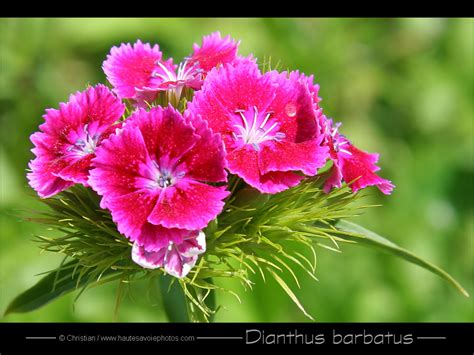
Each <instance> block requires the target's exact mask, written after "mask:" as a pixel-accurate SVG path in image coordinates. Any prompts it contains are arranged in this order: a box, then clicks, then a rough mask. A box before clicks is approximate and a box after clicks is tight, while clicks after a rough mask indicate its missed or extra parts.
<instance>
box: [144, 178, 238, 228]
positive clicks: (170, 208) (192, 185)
mask: <svg viewBox="0 0 474 355" xmlns="http://www.w3.org/2000/svg"><path fill="white" fill-rule="evenodd" d="M228 195H229V192H228V191H226V190H225V187H224V186H223V187H215V186H210V185H205V184H202V183H200V182H197V181H193V180H188V179H183V180H181V181H180V182H179V183H178V184H176V185H175V186H172V187H169V188H166V189H164V190H163V191H162V192H161V195H160V199H159V201H158V203H157V204H156V207H155V209H154V210H153V212H152V213H151V215H150V217H148V222H150V223H152V224H156V225H162V226H164V227H166V228H179V229H190V230H193V229H194V230H196V229H203V228H205V227H206V226H207V224H208V223H209V222H210V221H211V220H213V219H214V218H216V217H217V215H218V214H219V213H220V212H221V211H222V208H223V207H224V202H223V201H222V200H223V199H224V198H226V197H227V196H228Z"/></svg>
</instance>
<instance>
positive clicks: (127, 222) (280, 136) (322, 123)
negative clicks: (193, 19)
mask: <svg viewBox="0 0 474 355" xmlns="http://www.w3.org/2000/svg"><path fill="white" fill-rule="evenodd" d="M238 45H239V43H238V42H236V41H234V40H233V39H232V38H230V37H229V36H227V37H225V38H222V37H221V35H220V34H219V33H213V34H211V35H209V36H205V37H204V38H203V41H202V45H201V46H199V45H197V44H195V45H194V47H193V52H192V54H191V55H190V56H189V57H187V58H185V59H184V60H183V61H182V62H181V63H180V64H179V65H176V64H174V63H173V60H172V59H171V58H169V59H164V58H163V54H162V52H161V51H160V49H159V47H158V45H154V46H151V45H150V44H148V43H145V44H144V43H142V42H140V41H137V42H136V43H135V44H133V45H131V44H122V45H121V46H120V47H113V48H112V49H111V51H110V54H109V55H108V56H107V59H106V60H105V61H104V64H103V69H104V72H105V74H106V76H107V79H108V81H109V82H110V84H111V85H112V86H113V89H112V90H110V89H109V88H108V87H106V86H104V85H101V84H99V85H97V86H94V87H89V88H88V89H86V90H85V91H83V92H78V93H76V94H74V95H71V97H70V99H69V101H68V102H67V103H61V104H60V105H59V109H49V110H47V111H46V114H45V115H44V120H45V121H44V123H43V124H42V125H40V127H39V128H40V132H36V133H34V134H33V135H32V136H31V140H32V142H33V143H34V145H35V148H34V149H33V150H32V151H33V153H34V154H35V155H36V158H35V159H34V160H32V161H31V162H30V165H29V167H30V169H31V172H29V173H28V179H29V182H30V185H31V187H32V188H33V189H35V190H36V191H37V192H38V195H39V196H40V197H42V198H47V197H51V196H53V195H55V194H57V193H59V192H61V191H63V190H65V189H67V188H69V187H70V186H72V185H73V184H82V185H84V186H86V187H91V188H92V189H94V190H95V191H96V192H97V193H98V194H99V195H100V196H101V207H102V208H104V209H108V210H109V211H110V213H111V215H112V218H113V220H114V222H115V223H116V224H117V228H118V230H119V232H120V233H122V234H123V235H124V236H126V237H127V238H128V239H129V240H130V241H131V242H133V248H132V258H133V260H134V261H135V262H136V263H137V264H139V265H141V266H142V267H144V268H152V269H153V268H159V267H163V268H164V269H165V271H166V272H167V273H169V274H171V275H174V276H177V277H184V276H185V275H186V274H187V273H188V272H189V270H191V268H192V267H193V266H194V264H195V263H196V261H197V259H198V256H199V254H201V253H203V252H204V251H205V249H206V241H205V235H204V233H203V232H202V230H203V229H204V228H206V226H207V225H208V224H209V222H210V221H212V220H214V219H215V218H216V217H217V216H218V215H219V213H220V212H221V211H222V209H223V207H224V203H225V199H226V198H227V197H228V196H229V194H230V192H229V191H228V189H227V177H228V173H230V174H234V175H236V176H237V177H239V178H241V179H242V180H243V181H244V182H245V183H247V184H248V185H250V186H252V187H253V188H255V189H257V190H258V191H260V192H261V193H267V194H275V193H278V192H281V191H283V190H286V189H288V188H291V187H293V186H295V185H297V184H298V183H300V182H301V181H302V180H303V179H304V178H305V177H307V176H315V175H317V174H318V169H320V168H322V167H323V166H325V165H326V163H327V161H328V160H331V161H332V167H331V170H330V176H329V178H328V179H327V180H326V183H325V186H324V189H325V191H326V192H328V191H330V190H331V189H332V188H333V187H341V184H342V181H345V182H346V183H350V184H351V185H350V186H351V188H352V190H353V191H354V192H356V191H358V190H360V189H362V188H365V187H367V186H377V187H378V188H379V189H380V190H381V191H382V192H383V193H385V194H389V193H390V192H391V191H392V189H393V187H394V186H393V185H392V183H391V182H390V181H388V180H385V179H382V178H381V177H379V176H378V175H376V173H375V172H376V171H377V170H379V168H378V167H377V166H376V165H375V163H376V162H377V160H378V154H369V153H366V152H364V151H362V150H360V149H358V148H356V147H355V146H354V145H352V143H351V142H350V141H349V140H348V139H347V138H345V137H344V136H343V135H341V134H340V132H339V126H340V124H339V123H338V124H333V122H332V120H330V119H328V118H326V117H325V115H324V114H323V111H322V109H321V107H320V106H319V102H320V98H319V96H318V92H319V86H318V85H315V84H314V83H313V77H312V76H305V75H304V74H301V73H299V72H297V71H294V72H289V73H288V72H277V71H269V72H266V73H262V72H261V71H260V70H259V68H258V65H257V61H256V60H255V59H254V58H253V57H251V56H250V57H242V56H240V55H238ZM185 92H188V93H189V92H191V93H193V98H192V100H191V101H190V102H188V103H187V106H186V107H185V109H184V112H180V111H179V110H178V109H177V108H175V107H173V106H172V105H171V104H170V105H168V106H167V107H161V106H159V105H157V104H155V101H156V100H157V98H158V97H160V95H166V97H167V98H168V100H169V102H171V103H173V102H174V103H175V104H176V103H179V102H180V99H182V98H183V97H184V96H185V94H184V93H185ZM126 103H129V106H130V107H132V109H133V112H132V113H131V114H130V115H129V117H124V113H125V109H126ZM175 106H177V105H175Z"/></svg>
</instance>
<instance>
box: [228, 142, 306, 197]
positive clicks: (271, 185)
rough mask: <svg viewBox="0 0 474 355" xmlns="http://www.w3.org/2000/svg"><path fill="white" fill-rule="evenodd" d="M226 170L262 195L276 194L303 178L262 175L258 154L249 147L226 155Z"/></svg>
mask: <svg viewBox="0 0 474 355" xmlns="http://www.w3.org/2000/svg"><path fill="white" fill-rule="evenodd" d="M227 159H228V168H229V171H230V172H231V173H233V174H237V175H239V176H240V177H241V178H242V179H244V181H245V182H246V183H247V184H249V185H250V186H252V187H254V188H256V189H257V190H259V191H260V192H263V193H271V194H274V193H277V192H281V191H283V190H286V189H287V188H289V187H293V186H296V185H297V184H298V183H299V182H300V181H301V180H302V179H303V176H299V175H297V174H295V173H293V172H290V171H288V172H280V171H275V172H269V173H267V174H262V173H261V171H260V169H259V166H258V161H259V157H258V153H257V152H256V151H255V150H254V149H253V148H251V147H248V146H243V147H242V148H241V149H236V150H234V151H232V152H231V153H229V154H228V155H227Z"/></svg>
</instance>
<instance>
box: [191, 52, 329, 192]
mask: <svg viewBox="0 0 474 355" xmlns="http://www.w3.org/2000/svg"><path fill="white" fill-rule="evenodd" d="M313 105H314V103H313V98H312V94H311V93H310V91H309V89H308V85H307V83H306V82H304V80H301V78H300V77H299V76H298V74H295V73H291V74H289V75H288V74H287V73H281V74H279V73H277V72H269V73H266V74H264V75H262V74H261V73H260V72H259V70H258V68H257V65H256V64H255V63H254V62H252V61H242V62H241V63H240V64H237V65H235V66H233V65H229V64H227V65H225V66H223V67H222V68H216V69H213V70H211V72H210V73H209V75H208V76H207V79H206V80H205V82H204V85H203V87H202V89H201V91H198V92H197V93H196V94H195V96H194V99H193V101H192V102H191V103H190V104H189V106H188V111H189V112H193V113H194V114H195V115H197V114H199V115H201V116H202V117H203V118H205V119H206V120H207V121H208V123H209V127H210V128H211V129H212V130H213V131H214V132H215V133H220V134H221V135H222V139H223V141H224V144H225V147H226V151H227V161H228V169H229V170H230V172H231V173H233V174H237V175H238V176H240V177H241V178H243V179H244V180H245V181H246V182H247V183H248V184H249V185H251V186H253V187H255V188H257V189H258V190H260V191H261V192H264V193H277V192H280V191H283V190H285V189H287V188H289V187H292V186H295V185H297V184H298V183H299V182H300V181H301V180H302V179H303V177H304V176H303V175H302V174H297V173H296V172H302V173H304V174H306V175H311V176H313V175H316V173H317V169H318V168H320V167H321V166H323V165H324V164H325V162H326V159H327V156H328V148H327V147H322V146H321V145H320V144H321V141H322V138H323V135H320V134H319V126H318V122H317V119H316V113H315V110H314V107H313Z"/></svg>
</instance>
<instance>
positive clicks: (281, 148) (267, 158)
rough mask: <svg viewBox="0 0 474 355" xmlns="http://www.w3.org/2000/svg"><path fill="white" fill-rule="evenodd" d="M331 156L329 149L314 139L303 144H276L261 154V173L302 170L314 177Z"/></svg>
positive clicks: (269, 145)
mask: <svg viewBox="0 0 474 355" xmlns="http://www.w3.org/2000/svg"><path fill="white" fill-rule="evenodd" d="M328 155H329V149H328V147H323V146H321V145H320V144H319V143H318V140H316V139H313V140H310V141H306V142H301V143H293V142H274V143H272V144H268V145H266V146H264V147H263V149H262V151H261V152H260V153H259V167H260V171H261V172H262V173H263V174H265V173H268V172H270V171H292V170H296V171H297V170H300V171H302V172H303V173H305V174H306V175H310V176H314V175H316V173H317V170H318V169H319V168H321V167H322V166H324V164H325V163H326V160H327V158H328Z"/></svg>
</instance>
